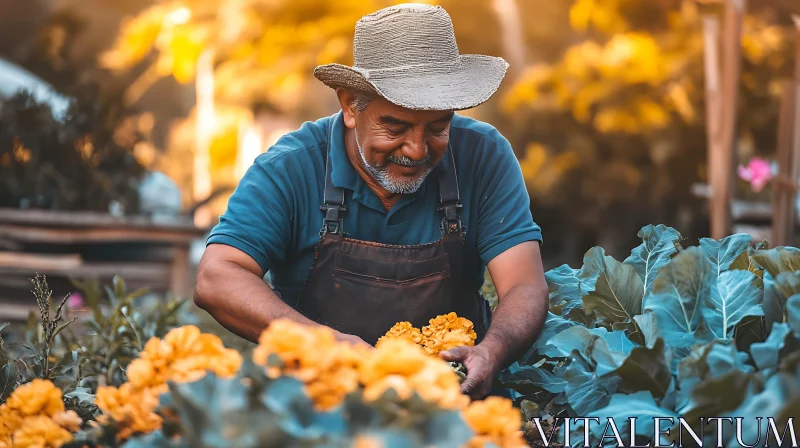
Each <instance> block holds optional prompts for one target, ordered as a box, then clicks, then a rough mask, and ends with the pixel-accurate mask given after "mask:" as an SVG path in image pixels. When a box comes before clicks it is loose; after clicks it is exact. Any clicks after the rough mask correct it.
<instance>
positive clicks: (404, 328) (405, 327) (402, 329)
mask: <svg viewBox="0 0 800 448" xmlns="http://www.w3.org/2000/svg"><path fill="white" fill-rule="evenodd" d="M389 338H401V339H406V340H408V341H409V342H413V343H415V344H422V340H423V338H422V332H420V330H419V328H416V327H414V326H412V325H411V322H398V323H396V324H395V325H394V326H393V327H392V328H390V329H389V331H387V332H386V334H385V335H383V337H381V338H380V339H378V344H380V343H381V341H383V340H385V339H389Z"/></svg>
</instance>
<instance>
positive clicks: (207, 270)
mask: <svg viewBox="0 0 800 448" xmlns="http://www.w3.org/2000/svg"><path fill="white" fill-rule="evenodd" d="M195 302H196V303H197V305H198V306H199V307H200V308H202V309H204V310H206V311H207V312H208V313H209V314H211V315H212V316H213V317H214V319H216V320H217V321H218V322H219V323H220V324H222V325H223V326H224V327H225V328H227V329H228V330H230V331H231V332H233V333H235V334H237V335H239V336H241V337H243V338H245V339H247V340H249V341H252V342H257V341H258V337H259V335H260V334H261V332H262V331H263V330H264V329H265V328H266V327H267V326H268V325H269V324H270V322H272V321H273V320H275V319H281V318H284V319H290V320H293V321H295V322H299V323H302V324H307V325H317V324H316V323H315V322H314V321H312V320H310V319H308V318H306V317H305V316H303V315H302V314H300V313H299V312H297V311H295V310H294V309H293V308H292V307H290V306H289V305H287V304H286V303H285V302H284V301H283V300H281V299H280V297H278V296H277V295H276V294H275V292H273V291H272V289H271V288H270V287H269V285H268V284H267V283H266V282H265V281H264V280H263V279H262V278H260V277H259V276H257V275H255V274H253V273H252V272H250V271H248V270H247V269H245V268H243V267H241V266H239V265H238V264H236V263H233V262H229V261H214V262H209V263H206V264H205V265H202V266H201V269H200V270H199V272H198V276H197V288H196V290H195Z"/></svg>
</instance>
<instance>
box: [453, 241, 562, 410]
mask: <svg viewBox="0 0 800 448" xmlns="http://www.w3.org/2000/svg"><path fill="white" fill-rule="evenodd" d="M487 267H488V268H489V274H490V275H491V276H492V280H493V281H494V284H495V288H496V289H497V297H498V304H497V309H495V311H494V313H492V324H491V326H490V328H489V331H488V332H487V334H486V336H485V337H484V338H483V341H481V343H480V344H478V345H477V346H475V347H466V346H462V347H455V348H452V349H450V350H447V351H444V352H442V353H441V357H442V358H444V359H445V360H448V361H459V362H462V363H463V364H464V365H465V366H466V368H467V379H466V380H464V382H463V383H462V384H461V391H462V392H463V393H465V394H469V395H470V396H471V397H472V398H473V399H481V398H483V397H485V396H486V394H488V393H489V391H490V390H491V388H492V382H493V381H494V378H495V377H496V376H497V374H498V373H500V371H501V370H503V369H504V368H506V367H508V366H509V365H510V364H512V363H513V362H514V361H516V360H517V359H519V357H520V356H522V355H523V354H524V353H525V351H526V350H527V349H528V348H529V347H530V346H531V345H532V344H533V342H534V341H535V340H536V338H537V337H538V336H539V333H540V332H541V331H542V327H543V326H544V321H545V319H546V317H547V308H548V305H549V299H548V292H547V282H546V281H545V277H544V269H543V267H542V259H541V255H540V253H539V243H538V242H537V241H527V242H524V243H520V244H517V245H516V246H514V247H512V248H510V249H508V250H506V251H505V252H503V253H501V254H500V255H498V256H497V257H495V258H493V259H492V260H491V261H490V262H489V263H488V265H487Z"/></svg>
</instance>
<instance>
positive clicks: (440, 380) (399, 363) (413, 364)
mask: <svg viewBox="0 0 800 448" xmlns="http://www.w3.org/2000/svg"><path fill="white" fill-rule="evenodd" d="M360 378H361V383H362V384H363V385H364V399H365V400H367V401H373V400H376V399H378V398H379V397H381V396H382V395H383V393H384V392H386V391H387V390H388V389H393V390H394V391H395V392H396V393H397V396H398V398H400V399H401V400H406V399H408V398H410V397H411V396H412V395H413V393H414V392H416V393H417V394H418V395H419V396H420V398H422V399H423V400H425V401H427V402H429V403H436V404H437V405H438V406H439V407H441V408H443V409H463V408H464V407H465V406H466V405H467V404H468V403H469V397H467V396H466V395H463V394H462V393H461V386H460V382H459V379H458V376H457V375H456V373H455V372H454V371H453V369H452V368H450V366H449V365H448V364H447V363H446V362H444V361H442V360H440V359H438V358H435V357H432V356H429V355H428V354H427V353H426V352H425V351H424V350H423V349H422V348H421V347H420V346H419V345H417V344H414V343H412V342H410V341H408V340H405V339H402V338H388V339H384V340H382V341H381V342H379V343H378V344H377V346H376V348H375V350H373V351H372V353H370V356H369V357H367V358H366V359H365V360H364V361H363V363H362V364H361V369H360Z"/></svg>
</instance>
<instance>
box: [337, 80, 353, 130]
mask: <svg viewBox="0 0 800 448" xmlns="http://www.w3.org/2000/svg"><path fill="white" fill-rule="evenodd" d="M336 96H337V97H339V105H340V106H341V107H342V115H343V118H344V125H345V126H347V127H348V128H350V129H355V127H356V106H355V104H353V100H354V99H355V96H354V95H353V92H351V91H349V90H347V89H345V88H343V87H339V88H337V89H336Z"/></svg>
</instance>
